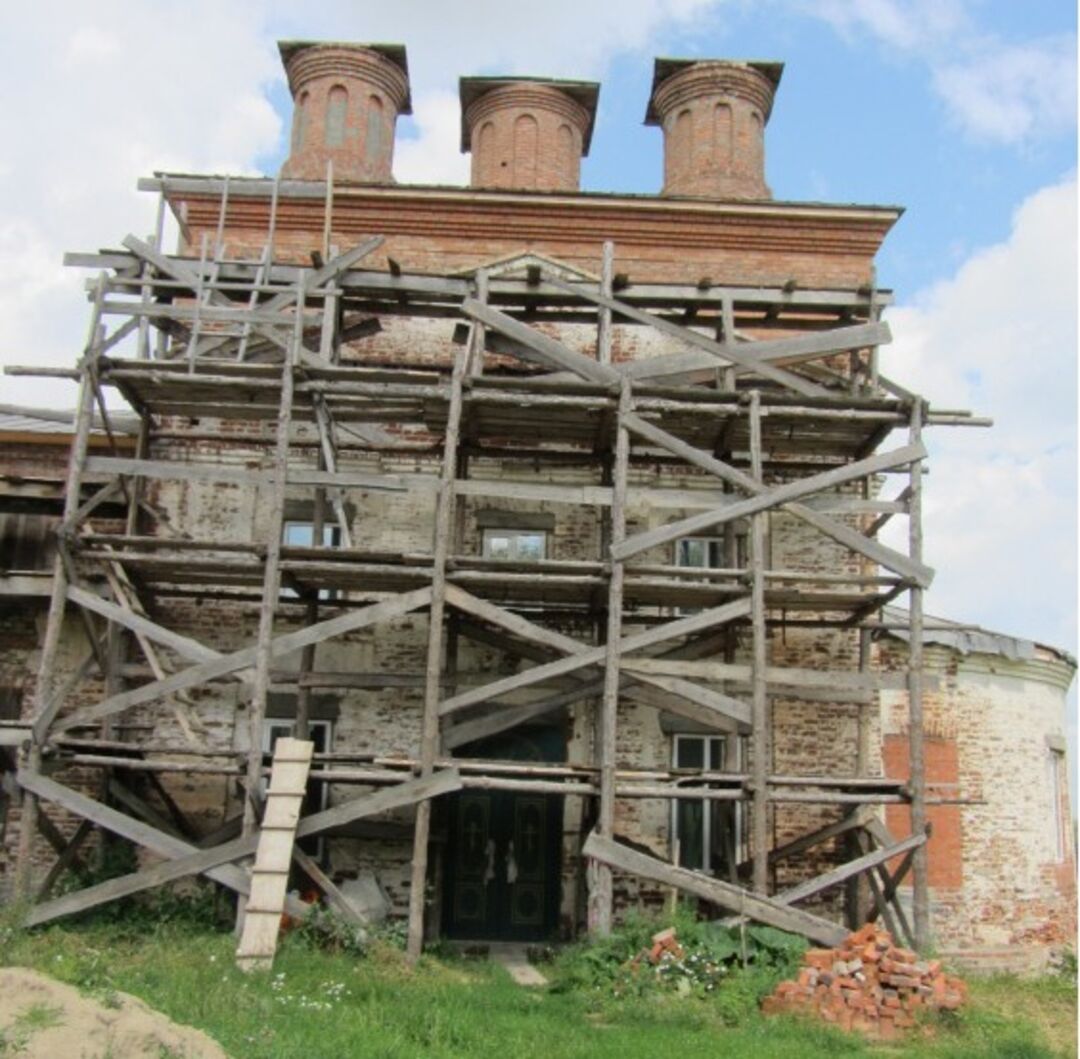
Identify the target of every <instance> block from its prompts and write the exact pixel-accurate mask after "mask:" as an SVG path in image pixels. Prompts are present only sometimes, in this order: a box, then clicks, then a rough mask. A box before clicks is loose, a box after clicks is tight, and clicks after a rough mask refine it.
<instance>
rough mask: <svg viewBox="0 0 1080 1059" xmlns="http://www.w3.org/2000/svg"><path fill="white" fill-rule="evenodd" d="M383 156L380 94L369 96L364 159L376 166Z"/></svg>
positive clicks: (370, 164) (370, 165)
mask: <svg viewBox="0 0 1080 1059" xmlns="http://www.w3.org/2000/svg"><path fill="white" fill-rule="evenodd" d="M382 156H383V101H382V99H380V98H379V96H374V95H373V96H368V103H367V128H366V129H365V131H364V161H365V162H366V163H367V165H368V166H369V167H372V168H373V167H375V166H377V165H378V164H379V162H380V161H381V160H382Z"/></svg>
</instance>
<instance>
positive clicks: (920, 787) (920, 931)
mask: <svg viewBox="0 0 1080 1059" xmlns="http://www.w3.org/2000/svg"><path fill="white" fill-rule="evenodd" d="M924 410H925V409H924V404H923V401H922V399H921V398H920V399H916V400H913V401H912V402H911V426H910V434H909V438H910V442H911V444H913V445H919V444H921V443H922V420H923V413H924ZM922 474H923V467H922V464H921V463H913V464H912V465H911V471H910V475H911V477H910V482H909V488H910V489H911V499H910V500H909V501H908V503H909V518H908V552H909V554H910V555H911V559H912V562H921V561H922V553H923V531H922V505H923V501H922ZM923 587H924V586H923V585H921V584H915V585H913V586H912V587H911V590H910V593H909V599H908V758H909V761H910V762H911V779H910V781H909V786H910V789H911V829H912V831H914V832H922V831H925V830H926V745H925V738H924V733H923V683H924V678H923ZM912 868H913V870H912V877H911V882H912V887H911V889H912V895H911V898H912V899H911V905H912V918H913V920H914V927H915V930H914V942H915V947H916V948H917V949H919V950H920V951H922V952H925V951H926V949H927V947H928V946H929V944H930V927H931V924H930V863H929V861H928V859H927V849H926V847H925V846H921V847H920V848H918V849H916V850H915V852H914V861H913V865H912Z"/></svg>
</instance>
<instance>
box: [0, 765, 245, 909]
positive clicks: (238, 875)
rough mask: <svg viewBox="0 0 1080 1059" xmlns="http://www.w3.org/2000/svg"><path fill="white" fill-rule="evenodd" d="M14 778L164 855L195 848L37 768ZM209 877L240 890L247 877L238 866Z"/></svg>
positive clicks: (46, 798) (177, 855) (67, 807)
mask: <svg viewBox="0 0 1080 1059" xmlns="http://www.w3.org/2000/svg"><path fill="white" fill-rule="evenodd" d="M16 779H17V780H18V783H19V786H20V787H22V788H23V790H27V791H31V792H32V793H34V794H36V795H38V796H39V797H41V798H44V799H45V800H46V801H50V802H54V803H55V804H57V805H60V806H62V807H63V808H65V809H68V810H69V811H71V812H73V813H76V814H78V815H79V816H81V817H84V818H85V819H87V820H92V821H93V822H94V823H95V824H98V825H99V826H100V827H104V828H107V829H108V830H109V831H112V832H113V834H117V835H120V836H121V837H122V838H126V839H128V840H129V841H131V842H135V843H138V844H139V845H140V846H145V847H146V848H147V849H149V850H152V851H153V852H154V853H158V854H160V855H161V856H163V857H182V856H184V855H185V854H186V853H192V852H194V851H195V847H194V846H192V845H190V844H188V843H187V842H184V841H183V840H182V839H179V838H175V837H174V836H172V835H168V834H165V833H164V832H162V831H159V830H158V829H157V828H155V827H151V826H150V825H149V824H145V823H143V822H142V821H140V820H136V819H134V818H133V817H130V816H127V815H126V814H124V813H121V812H117V811H116V810H115V809H112V808H110V807H109V806H107V805H102V804H101V803H100V802H97V801H95V800H94V799H93V798H89V797H87V796H86V795H85V794H81V793H80V792H79V791H74V790H72V789H71V788H70V787H65V786H63V785H62V784H60V783H57V782H56V781H55V780H52V779H49V778H48V777H46V776H42V775H41V774H40V773H38V772H31V771H30V770H28V769H19V771H18V773H17V774H16ZM210 877H211V878H212V879H215V880H216V881H217V882H220V883H222V884H223V885H225V886H228V887H229V888H230V889H232V890H236V891H237V892H240V893H242V892H246V889H247V879H246V877H245V875H244V873H243V872H242V871H240V869H238V868H229V867H222V868H215V869H214V871H213V873H212V874H211V876H210Z"/></svg>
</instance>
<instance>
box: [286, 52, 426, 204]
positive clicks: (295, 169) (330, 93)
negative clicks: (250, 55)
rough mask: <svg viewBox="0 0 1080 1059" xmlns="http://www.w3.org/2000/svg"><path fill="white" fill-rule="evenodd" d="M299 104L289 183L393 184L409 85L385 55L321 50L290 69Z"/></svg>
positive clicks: (303, 55)
mask: <svg viewBox="0 0 1080 1059" xmlns="http://www.w3.org/2000/svg"><path fill="white" fill-rule="evenodd" d="M285 69H286V72H287V73H288V75H289V90H290V91H291V92H292V95H293V100H294V101H295V102H294V108H293V123H292V138H291V140H290V144H291V149H290V153H289V157H288V158H287V159H286V161H285V164H284V165H283V166H282V169H281V173H282V176H285V177H291V178H300V179H305V180H324V179H325V178H326V173H327V168H326V167H327V163H328V162H332V163H333V166H334V180H335V181H352V180H356V181H363V182H366V183H388V182H389V181H390V180H391V179H392V177H391V168H392V166H393V161H394V127H395V124H396V122H397V116H398V114H401V113H403V112H404V111H405V108H406V104H407V101H408V98H409V79H408V75H407V74H406V73H405V71H404V70H402V68H401V67H400V66H399V65H398V64H397V63H395V62H393V61H392V60H391V59H389V58H387V57H386V56H385V55H383V54H380V52H378V51H376V50H374V49H372V48H367V47H364V46H363V45H346V44H314V45H308V46H305V47H300V48H298V49H296V50H295V51H292V52H291V53H289V55H288V58H287V60H286V63H285Z"/></svg>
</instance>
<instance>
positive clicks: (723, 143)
mask: <svg viewBox="0 0 1080 1059" xmlns="http://www.w3.org/2000/svg"><path fill="white" fill-rule="evenodd" d="M713 135H714V137H715V142H714V144H713V153H712V163H713V165H715V166H717V167H718V168H719V169H720V171H721V172H723V173H729V172H731V159H732V152H733V150H734V129H733V127H732V115H731V104H730V103H717V104H716V110H715V113H714V120H713Z"/></svg>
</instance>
